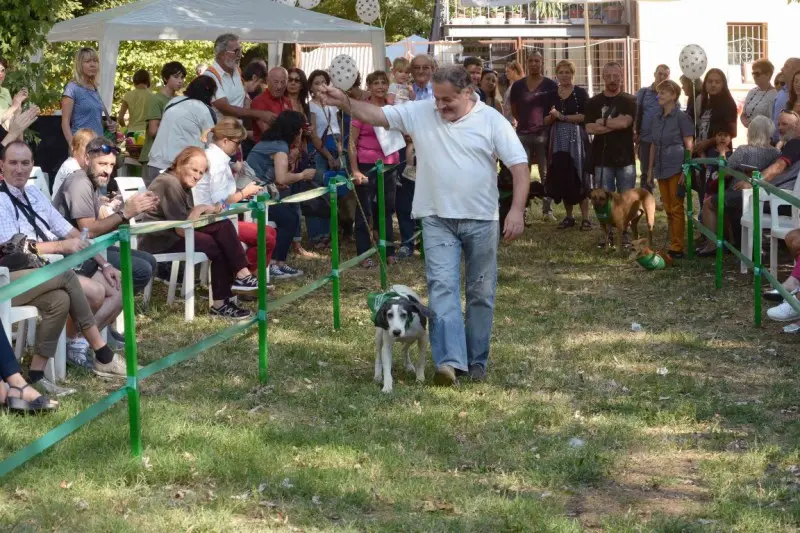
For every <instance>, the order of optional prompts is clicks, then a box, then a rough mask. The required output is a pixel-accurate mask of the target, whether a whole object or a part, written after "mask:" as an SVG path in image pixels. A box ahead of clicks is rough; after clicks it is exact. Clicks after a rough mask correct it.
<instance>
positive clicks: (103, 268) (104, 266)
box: [98, 263, 114, 270]
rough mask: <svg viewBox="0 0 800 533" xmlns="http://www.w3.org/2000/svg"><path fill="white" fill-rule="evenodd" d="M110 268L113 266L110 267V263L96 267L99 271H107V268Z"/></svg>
mask: <svg viewBox="0 0 800 533" xmlns="http://www.w3.org/2000/svg"><path fill="white" fill-rule="evenodd" d="M112 266H114V265H112V264H111V263H103V264H102V265H98V267H99V268H100V270H105V269H107V268H109V267H112Z"/></svg>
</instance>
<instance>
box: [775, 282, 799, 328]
mask: <svg viewBox="0 0 800 533" xmlns="http://www.w3.org/2000/svg"><path fill="white" fill-rule="evenodd" d="M791 294H792V295H796V294H797V290H796V289H795V290H794V291H792V293H791ZM795 301H797V300H795ZM767 316H768V317H770V318H771V319H772V320H777V321H778V322H789V321H790V320H796V319H798V318H800V313H798V312H797V311H796V310H795V308H794V307H792V306H791V305H789V303H788V302H787V301H786V300H784V301H783V303H782V304H781V305H778V306H776V307H773V308H772V309H770V310H768V311H767Z"/></svg>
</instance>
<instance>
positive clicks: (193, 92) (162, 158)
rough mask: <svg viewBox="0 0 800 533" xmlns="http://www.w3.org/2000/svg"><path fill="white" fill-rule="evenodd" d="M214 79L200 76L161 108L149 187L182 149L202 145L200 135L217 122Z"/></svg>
mask: <svg viewBox="0 0 800 533" xmlns="http://www.w3.org/2000/svg"><path fill="white" fill-rule="evenodd" d="M216 90H217V82H216V81H215V80H214V78H212V77H211V76H199V77H197V78H195V80H194V81H193V82H192V83H190V84H189V86H188V87H187V88H186V92H185V93H184V96H176V97H175V98H173V99H172V100H170V101H169V103H168V104H167V106H166V107H165V108H164V114H163V116H162V117H161V123H160V124H159V126H158V133H157V134H156V138H155V140H154V141H153V147H152V148H151V149H150V160H149V161H148V171H147V172H146V173H145V174H146V175H145V176H144V181H145V184H147V185H148V186H149V185H150V183H151V182H152V181H153V180H154V179H155V178H156V176H158V174H159V173H160V172H161V171H162V170H164V169H166V168H168V167H169V166H170V165H172V162H173V161H174V160H175V158H176V157H177V156H178V154H179V153H181V151H183V149H184V148H188V147H189V146H197V147H198V148H205V145H204V144H203V141H202V139H201V137H202V136H203V132H204V131H206V130H208V129H211V128H213V127H214V125H215V124H216V122H217V116H216V113H215V112H214V110H213V109H212V108H211V99H212V98H213V97H214V93H215V92H216Z"/></svg>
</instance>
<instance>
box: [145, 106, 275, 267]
mask: <svg viewBox="0 0 800 533" xmlns="http://www.w3.org/2000/svg"><path fill="white" fill-rule="evenodd" d="M159 131H161V130H159ZM246 138H247V130H246V129H245V127H244V126H242V123H241V122H239V120H237V119H236V118H234V117H225V118H223V119H222V120H220V121H219V122H218V123H217V125H216V126H214V127H213V128H211V129H210V130H207V131H205V132H204V133H203V135H202V141H203V142H207V143H208V148H206V159H207V160H208V170H207V171H206V173H205V174H203V177H202V178H201V179H200V181H199V182H197V185H195V186H194V187H193V188H192V198H193V200H194V205H203V204H205V205H216V204H222V205H223V206H226V205H230V204H238V203H240V202H244V201H246V200H248V199H249V198H251V197H252V196H253V195H255V194H258V193H259V192H260V191H261V187H260V186H259V185H257V184H256V183H249V184H247V185H246V186H245V187H244V188H243V189H239V188H237V187H236V178H235V177H234V175H233V173H234V171H236V172H237V173H238V172H239V171H241V168H242V163H236V164H234V165H231V156H233V154H235V153H236V151H237V150H238V149H239V145H240V144H241V142H242V141H243V140H245V139H246ZM238 227H239V240H240V241H241V242H243V243H244V244H246V245H247V253H246V255H247V266H248V268H249V269H250V270H251V271H252V272H255V271H256V267H257V264H258V225H257V224H255V223H254V222H239V223H238ZM275 238H276V232H275V228H273V227H271V226H267V261H268V262H269V260H270V258H271V257H272V249H273V248H275Z"/></svg>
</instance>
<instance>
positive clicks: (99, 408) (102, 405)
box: [0, 387, 128, 477]
mask: <svg viewBox="0 0 800 533" xmlns="http://www.w3.org/2000/svg"><path fill="white" fill-rule="evenodd" d="M127 395H128V387H122V388H121V389H118V390H115V391H114V392H112V393H111V394H109V395H108V396H106V397H105V398H103V399H102V400H100V401H99V402H97V403H95V404H93V405H91V406H90V407H88V408H87V409H84V410H83V411H81V412H80V413H78V414H77V415H75V416H73V417H72V418H70V419H69V420H66V421H64V422H62V423H61V424H59V425H57V426H56V427H54V428H53V429H51V430H50V431H48V432H47V433H45V434H44V435H42V436H41V437H39V438H38V439H36V440H35V441H33V442H31V443H30V444H28V445H27V446H25V447H24V448H22V449H21V450H19V451H17V452H16V453H14V454H12V455H10V456H8V457H6V458H5V459H4V460H3V462H0V477H3V476H5V475H6V474H8V473H9V472H11V471H12V470H14V469H15V468H17V467H18V466H20V465H22V464H24V463H27V462H28V461H30V460H31V459H33V458H34V457H36V456H37V455H39V454H40V453H42V452H43V451H45V450H47V449H48V448H50V447H51V446H53V445H54V444H57V443H58V442H59V441H61V440H63V439H65V438H66V437H68V436H69V435H70V434H72V433H74V432H75V430H77V429H79V428H80V427H81V426H85V425H86V424H88V423H89V422H91V421H92V420H94V419H95V418H97V417H98V416H100V415H101V414H103V413H105V412H106V411H108V410H109V409H111V408H112V407H113V406H114V405H115V404H116V403H117V402H119V401H120V400H123V399H125V397H126V396H127Z"/></svg>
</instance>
